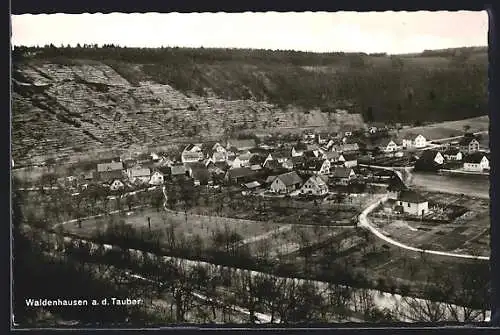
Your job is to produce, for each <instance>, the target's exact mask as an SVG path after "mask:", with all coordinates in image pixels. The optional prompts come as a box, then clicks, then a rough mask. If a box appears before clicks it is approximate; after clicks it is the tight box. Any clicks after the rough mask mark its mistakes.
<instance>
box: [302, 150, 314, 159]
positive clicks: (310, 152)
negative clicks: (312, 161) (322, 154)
mask: <svg viewBox="0 0 500 335" xmlns="http://www.w3.org/2000/svg"><path fill="white" fill-rule="evenodd" d="M303 156H304V157H306V158H316V157H317V156H316V155H315V154H314V150H306V151H304V154H303Z"/></svg>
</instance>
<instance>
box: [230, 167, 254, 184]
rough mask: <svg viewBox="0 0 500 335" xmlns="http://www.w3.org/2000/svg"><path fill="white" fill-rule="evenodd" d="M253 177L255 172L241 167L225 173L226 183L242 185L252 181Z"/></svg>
mask: <svg viewBox="0 0 500 335" xmlns="http://www.w3.org/2000/svg"><path fill="white" fill-rule="evenodd" d="M254 176H255V171H252V169H250V168H248V167H242V168H236V169H229V170H228V171H227V172H226V176H225V180H226V181H227V182H228V183H233V184H242V183H244V182H248V181H251V180H249V179H253V177H254Z"/></svg>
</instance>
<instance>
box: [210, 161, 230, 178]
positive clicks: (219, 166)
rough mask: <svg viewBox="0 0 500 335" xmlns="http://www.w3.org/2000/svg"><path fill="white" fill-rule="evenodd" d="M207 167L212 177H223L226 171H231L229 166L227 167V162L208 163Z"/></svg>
mask: <svg viewBox="0 0 500 335" xmlns="http://www.w3.org/2000/svg"><path fill="white" fill-rule="evenodd" d="M206 167H207V169H208V172H210V173H211V174H212V175H222V174H225V173H226V171H227V170H228V169H229V166H228V165H227V163H226V162H216V163H214V162H212V161H210V162H208V163H207V164H206Z"/></svg>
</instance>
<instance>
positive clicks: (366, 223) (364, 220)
mask: <svg viewBox="0 0 500 335" xmlns="http://www.w3.org/2000/svg"><path fill="white" fill-rule="evenodd" d="M388 198H389V196H388V195H383V196H381V197H380V198H378V199H377V200H376V201H374V202H373V203H372V204H370V205H369V206H368V207H366V208H365V209H364V210H363V212H361V214H360V215H359V217H358V220H359V221H358V225H359V227H363V228H367V229H368V230H370V231H371V232H372V233H373V234H374V235H375V236H377V237H378V238H380V239H382V240H384V241H385V242H386V243H389V244H392V245H394V246H396V247H399V248H402V249H405V250H410V251H415V252H419V253H425V254H432V255H439V256H447V257H455V258H465V259H475V260H482V261H488V260H490V258H489V257H487V256H475V255H468V254H456V253H451V252H445V251H437V250H425V249H420V248H415V247H412V246H409V245H406V244H403V243H400V242H397V241H395V240H393V239H391V238H389V237H388V236H385V235H384V234H383V233H382V232H380V231H379V230H378V229H377V228H376V227H374V226H373V225H371V224H370V220H369V219H368V214H370V213H371V212H372V211H373V210H374V209H375V208H377V206H379V205H380V204H382V203H384V202H386V201H387V200H388Z"/></svg>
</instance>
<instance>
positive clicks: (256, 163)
mask: <svg viewBox="0 0 500 335" xmlns="http://www.w3.org/2000/svg"><path fill="white" fill-rule="evenodd" d="M266 159H267V158H266V157H265V156H261V155H253V156H252V157H251V158H250V160H249V161H248V163H249V166H250V168H251V169H252V170H254V171H256V170H260V169H262V168H263V167H264V163H265V162H266Z"/></svg>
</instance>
